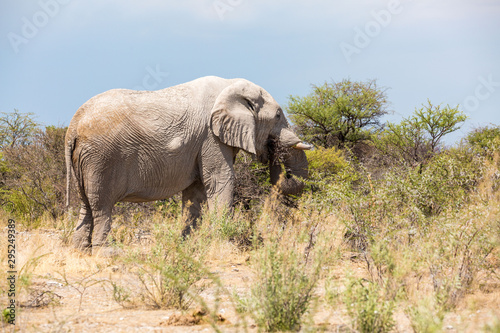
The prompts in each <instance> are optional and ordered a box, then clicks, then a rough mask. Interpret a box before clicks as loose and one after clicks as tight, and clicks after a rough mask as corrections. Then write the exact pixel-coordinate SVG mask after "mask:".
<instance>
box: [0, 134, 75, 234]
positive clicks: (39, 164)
mask: <svg viewBox="0 0 500 333" xmlns="http://www.w3.org/2000/svg"><path fill="white" fill-rule="evenodd" d="M65 133H66V128H62V127H54V126H48V127H46V128H45V130H44V131H41V130H36V131H35V132H34V133H32V134H31V137H30V140H31V142H30V143H29V144H28V143H26V142H25V143H26V144H24V145H21V144H16V145H12V144H11V145H9V146H8V147H5V148H4V149H3V166H4V171H5V172H4V173H3V177H4V181H3V182H4V186H3V188H2V193H1V199H2V201H3V203H4V206H5V207H6V208H7V209H9V210H10V211H11V212H12V213H13V214H15V215H16V216H17V217H18V218H20V220H21V221H25V222H27V223H28V225H31V224H32V223H33V222H35V221H36V220H37V219H39V218H40V217H41V216H43V215H44V214H45V213H48V214H50V215H51V216H52V217H53V218H56V217H58V216H60V215H61V214H62V213H63V211H64V195H65V179H66V178H65V175H66V169H65V163H64V154H63V153H62V152H64V135H65ZM17 142H20V141H19V140H18V141H17Z"/></svg>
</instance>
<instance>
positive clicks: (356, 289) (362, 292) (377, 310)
mask: <svg viewBox="0 0 500 333" xmlns="http://www.w3.org/2000/svg"><path fill="white" fill-rule="evenodd" d="M344 302H345V304H346V306H347V313H348V314H349V316H350V317H351V318H352V320H353V326H354V328H355V329H356V330H357V331H359V332H367V333H368V332H380V333H382V332H389V331H390V330H391V329H392V328H393V327H394V319H393V318H392V315H393V311H394V301H393V300H391V299H387V298H385V296H384V294H383V289H382V288H381V287H379V285H378V284H376V283H372V282H369V281H366V280H360V279H353V280H351V281H350V283H349V285H348V286H347V289H346V292H345V296H344Z"/></svg>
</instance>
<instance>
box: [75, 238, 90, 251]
mask: <svg viewBox="0 0 500 333" xmlns="http://www.w3.org/2000/svg"><path fill="white" fill-rule="evenodd" d="M73 247H74V248H75V249H76V250H78V251H80V252H82V253H84V254H87V255H91V254H92V244H90V242H89V241H87V240H85V239H84V240H82V239H79V238H77V237H74V238H73Z"/></svg>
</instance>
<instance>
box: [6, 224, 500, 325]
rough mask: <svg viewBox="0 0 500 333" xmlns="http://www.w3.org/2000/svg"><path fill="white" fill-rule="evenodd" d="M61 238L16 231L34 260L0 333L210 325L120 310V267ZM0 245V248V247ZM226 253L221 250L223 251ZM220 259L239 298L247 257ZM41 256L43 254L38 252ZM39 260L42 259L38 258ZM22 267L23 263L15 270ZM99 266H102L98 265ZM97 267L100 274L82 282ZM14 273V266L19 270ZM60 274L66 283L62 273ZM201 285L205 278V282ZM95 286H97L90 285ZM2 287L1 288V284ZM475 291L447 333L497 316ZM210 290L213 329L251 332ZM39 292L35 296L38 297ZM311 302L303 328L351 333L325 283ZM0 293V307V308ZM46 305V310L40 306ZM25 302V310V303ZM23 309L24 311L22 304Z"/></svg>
mask: <svg viewBox="0 0 500 333" xmlns="http://www.w3.org/2000/svg"><path fill="white" fill-rule="evenodd" d="M59 238H60V235H59V234H57V233H56V232H55V231H50V230H48V231H37V232H33V233H29V232H23V233H19V234H18V238H17V244H18V249H19V252H18V258H17V260H18V265H24V264H25V263H26V262H27V261H28V260H29V258H37V257H38V256H41V257H39V260H38V264H37V266H36V269H35V270H34V272H33V274H32V279H31V283H30V286H29V292H28V291H26V290H25V291H21V293H20V295H19V296H18V299H17V300H18V302H20V304H21V305H23V307H19V308H18V309H17V313H16V314H17V317H16V325H15V327H13V326H12V325H6V324H3V326H0V332H12V331H18V332H210V331H214V330H215V329H214V327H212V325H210V323H209V322H210V319H209V317H208V316H207V315H206V313H203V310H201V308H200V306H199V305H196V304H194V305H193V306H192V307H191V308H190V309H188V310H186V311H178V310H152V309H147V308H145V307H144V306H137V307H135V308H128V309H127V308H123V307H122V306H121V305H119V304H118V303H117V302H116V301H115V300H114V299H113V294H112V288H111V286H110V284H109V283H105V282H102V281H106V280H122V279H123V274H122V273H123V272H122V270H121V268H120V266H119V265H114V264H113V263H111V262H110V260H109V259H97V258H92V257H88V256H82V255H81V254H78V253H75V252H74V251H73V250H71V249H70V248H68V247H62V246H61V244H60V241H59ZM5 248H6V247H5V244H3V245H2V251H4V249H5ZM229 252H231V251H229V250H228V253H229ZM228 253H225V254H221V257H220V258H215V259H214V260H213V261H211V262H210V263H209V267H210V272H211V274H213V275H214V276H217V277H218V278H219V279H220V281H221V283H222V285H223V286H224V287H225V288H226V290H228V291H229V292H236V293H239V294H244V293H245V292H248V290H249V286H250V285H251V283H252V278H253V277H252V276H253V274H252V271H251V268H250V267H249V263H248V261H247V259H248V255H247V254H244V253H243V254H241V253H240V254H238V253H231V254H230V255H229V254H228ZM44 254H46V255H44ZM42 255H44V256H42ZM344 257H345V258H344V259H342V261H341V265H339V266H338V267H336V268H335V271H334V276H337V278H338V280H339V281H342V279H343V278H345V274H346V271H347V269H349V271H355V272H359V273H360V274H363V273H362V272H363V270H364V263H363V262H362V261H361V260H359V259H356V258H352V256H349V255H345V256H344ZM20 267H22V266H20ZM103 267H104V268H103ZM96 268H99V273H98V274H96V275H94V276H92V277H89V278H88V279H87V280H82V278H83V277H85V276H86V275H88V274H89V272H92V271H93V269H96ZM18 269H19V268H18ZM63 275H66V278H67V282H69V283H68V284H66V283H65V282H64V281H63V279H62V276H63ZM2 277H3V276H2ZM206 280H207V281H211V280H210V279H209V278H207V279H206ZM95 281H101V282H102V283H92V282H95ZM4 285H5V284H2V287H3V286H4ZM481 286H482V287H481V288H477V290H476V291H475V293H474V294H470V295H467V296H466V297H465V299H464V300H463V302H462V303H461V304H460V306H459V307H458V308H457V309H456V311H455V312H453V313H449V314H447V316H446V317H445V321H444V330H445V331H446V332H478V331H482V329H483V327H484V326H485V325H486V324H488V323H492V322H493V321H494V320H495V317H496V318H500V284H499V282H498V279H497V280H496V281H494V280H492V281H483V282H482V284H481ZM217 290H218V289H217V287H216V286H214V285H211V286H209V287H208V288H207V289H205V290H204V291H203V292H202V294H201V296H202V298H203V299H204V300H205V302H207V304H208V308H210V309H212V310H211V311H212V312H213V314H214V317H216V318H217V322H216V325H217V329H218V330H220V331H222V332H241V331H243V332H244V331H248V332H257V331H258V328H257V327H256V326H255V325H254V322H253V320H252V319H251V317H250V316H245V317H242V316H241V315H238V314H237V313H236V311H235V306H234V304H233V303H232V301H231V297H230V296H229V295H222V296H221V297H220V300H219V303H218V306H217V307H215V304H216V295H217V294H218V293H217ZM44 292H45V294H43V295H42V293H44ZM316 295H317V296H318V297H317V301H316V302H315V305H314V306H313V309H314V311H313V313H314V314H313V315H312V318H311V315H309V317H308V318H306V324H304V330H306V329H313V330H314V329H316V330H317V331H324V332H352V330H351V329H350V327H351V325H350V320H349V317H348V316H347V312H346V310H345V308H344V307H343V305H339V306H338V307H336V308H334V307H332V306H331V305H328V304H326V303H325V302H324V296H325V290H324V281H320V283H319V284H318V288H317V291H316ZM6 302H7V296H6V294H2V296H1V298H0V304H2V308H4V306H3V304H6ZM45 303H49V304H48V305H44V304H45ZM30 305H31V306H30ZM27 306H28V307H27ZM394 318H395V320H396V329H395V331H396V332H413V330H412V328H411V326H410V321H409V319H408V318H407V316H406V315H405V314H404V312H403V311H402V309H396V312H395V315H394Z"/></svg>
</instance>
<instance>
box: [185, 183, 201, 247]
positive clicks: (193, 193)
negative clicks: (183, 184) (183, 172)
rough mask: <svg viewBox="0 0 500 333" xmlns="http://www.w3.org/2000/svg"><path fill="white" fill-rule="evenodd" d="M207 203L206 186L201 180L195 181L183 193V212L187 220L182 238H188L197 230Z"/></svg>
mask: <svg viewBox="0 0 500 333" xmlns="http://www.w3.org/2000/svg"><path fill="white" fill-rule="evenodd" d="M206 201H207V195H206V192H205V186H203V183H202V182H201V181H199V180H197V181H195V182H194V183H193V184H191V185H190V186H189V187H187V188H186V189H185V190H184V191H182V212H183V214H184V219H185V224H186V226H185V228H184V230H183V231H182V236H183V237H187V236H189V234H190V233H191V230H192V229H195V228H196V224H197V222H198V220H199V219H200V218H201V208H202V205H203V204H204V203H205V202H206Z"/></svg>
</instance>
